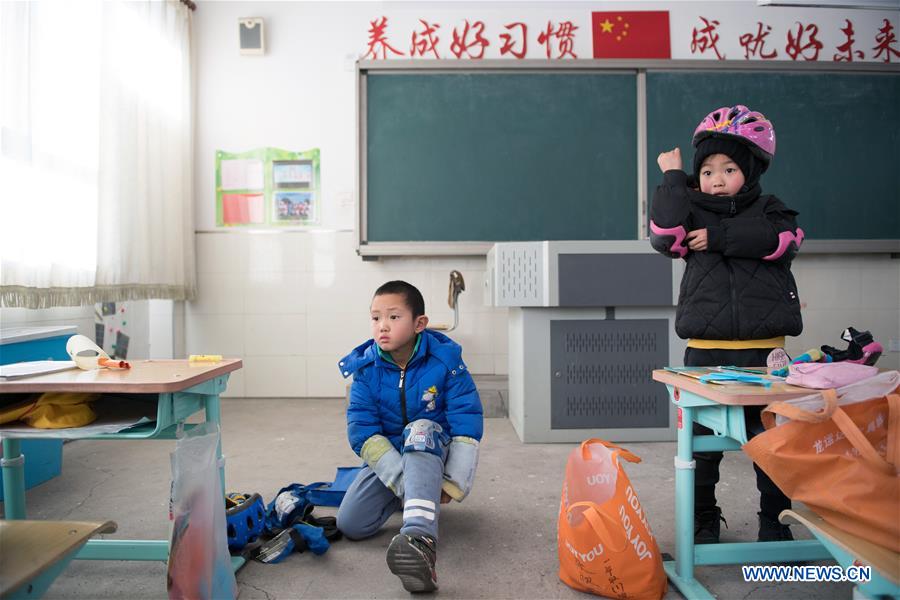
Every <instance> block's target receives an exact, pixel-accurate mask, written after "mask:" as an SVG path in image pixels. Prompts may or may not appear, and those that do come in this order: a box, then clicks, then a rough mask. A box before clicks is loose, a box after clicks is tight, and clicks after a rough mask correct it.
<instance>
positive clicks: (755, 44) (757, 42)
mask: <svg viewBox="0 0 900 600" xmlns="http://www.w3.org/2000/svg"><path fill="white" fill-rule="evenodd" d="M756 24H757V28H756V33H755V34H753V33H745V34H744V35H742V36H741V37H740V38H738V39H739V40H740V42H741V46H743V47H744V58H746V59H748V60H749V59H750V57H751V56H757V55H758V56H759V57H760V58H762V59H765V60H769V59H772V58H775V57H776V56H778V50H772V51H771V52H769V53H768V54H766V36H768V35H769V34H770V33H771V32H772V26H771V25H766V26H765V28H766V30H765V31H763V24H762V23H760V22H759V21H757V23H756Z"/></svg>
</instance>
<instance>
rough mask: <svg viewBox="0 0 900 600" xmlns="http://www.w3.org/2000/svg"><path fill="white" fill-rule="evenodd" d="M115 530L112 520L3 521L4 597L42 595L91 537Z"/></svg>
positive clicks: (0, 583)
mask: <svg viewBox="0 0 900 600" xmlns="http://www.w3.org/2000/svg"><path fill="white" fill-rule="evenodd" d="M115 531H116V524H115V523H114V522H112V521H106V522H105V523H93V522H91V523H89V522H84V521H24V520H14V521H0V546H2V547H3V549H4V552H3V553H2V554H0V597H2V598H10V599H15V598H40V597H41V596H42V595H43V594H44V593H45V592H46V591H47V588H49V587H50V585H51V584H52V583H53V581H54V580H55V579H56V578H57V577H58V576H59V574H60V573H62V572H63V571H64V570H65V568H66V566H68V564H69V563H70V562H71V561H72V559H73V558H74V557H75V553H76V552H77V551H78V550H79V549H80V548H81V547H82V546H83V545H84V544H85V543H86V542H87V541H88V539H89V538H90V537H92V536H94V535H96V534H98V533H113V532H115Z"/></svg>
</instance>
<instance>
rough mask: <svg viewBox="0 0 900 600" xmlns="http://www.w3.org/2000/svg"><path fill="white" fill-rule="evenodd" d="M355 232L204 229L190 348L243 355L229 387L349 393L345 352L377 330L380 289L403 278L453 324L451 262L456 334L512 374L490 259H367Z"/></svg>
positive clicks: (474, 352)
mask: <svg viewBox="0 0 900 600" xmlns="http://www.w3.org/2000/svg"><path fill="white" fill-rule="evenodd" d="M354 240H355V236H354V234H353V233H351V232H308V233H307V232H286V233H271V234H269V233H230V232H229V233H198V234H197V269H198V280H199V290H200V294H199V298H198V299H197V301H196V302H191V303H188V304H187V306H186V310H185V327H186V329H185V340H186V352H187V353H189V354H201V353H203V354H225V355H228V356H241V357H243V359H244V368H243V369H242V370H240V371H238V372H236V373H235V374H234V375H233V376H232V378H231V380H230V381H229V386H228V395H229V396H246V397H270V396H275V397H298V396H299V397H302V396H310V397H329V396H343V395H344V390H345V385H346V382H345V381H344V380H343V379H342V378H341V376H340V373H339V372H338V369H337V366H336V365H337V361H338V359H339V358H340V357H342V356H343V355H344V354H346V353H348V352H349V351H350V350H352V349H353V348H354V347H355V346H357V345H358V344H360V343H362V342H363V341H365V340H367V339H368V338H369V337H370V334H369V314H368V307H369V301H370V300H371V297H372V293H373V292H374V291H375V289H376V288H377V287H378V286H379V285H381V284H382V283H384V282H385V281H388V280H391V279H405V280H406V281H409V282H410V283H412V284H413V285H415V286H417V287H418V288H419V289H420V290H421V291H422V294H423V296H424V297H425V306H426V313H427V314H428V316H429V317H430V318H431V322H432V323H446V324H452V322H453V313H452V311H451V310H450V308H449V306H448V305H447V289H448V284H449V275H450V271H451V270H453V269H456V270H458V271H460V272H462V274H463V276H464V277H465V280H466V291H465V292H463V293H462V294H461V295H460V297H459V298H460V299H459V303H460V325H459V328H458V329H457V330H456V331H454V332H453V333H452V334H451V335H452V337H453V338H454V339H455V340H456V341H458V342H459V343H460V344H462V346H463V349H464V353H463V356H464V358H465V360H466V362H467V364H468V365H469V367H470V369H471V370H472V372H474V373H501V374H505V373H506V368H507V367H506V365H507V350H506V347H507V345H506V309H497V308H492V307H488V306H484V304H483V293H482V280H483V278H484V268H485V260H484V258H393V259H384V260H381V261H378V262H363V261H362V260H361V259H360V258H359V256H357V255H356V252H355V250H354V247H355V246H354V244H355V241H354Z"/></svg>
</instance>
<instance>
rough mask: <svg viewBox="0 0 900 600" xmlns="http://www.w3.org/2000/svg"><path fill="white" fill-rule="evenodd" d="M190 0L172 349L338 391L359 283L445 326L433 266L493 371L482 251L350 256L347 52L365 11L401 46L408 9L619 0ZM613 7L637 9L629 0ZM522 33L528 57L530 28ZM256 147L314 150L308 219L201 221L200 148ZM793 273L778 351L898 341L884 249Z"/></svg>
mask: <svg viewBox="0 0 900 600" xmlns="http://www.w3.org/2000/svg"><path fill="white" fill-rule="evenodd" d="M198 4H199V7H198V9H197V11H196V13H195V14H194V48H195V54H196V61H195V65H196V81H197V104H196V106H197V119H196V140H195V169H196V179H195V185H194V191H195V201H196V217H197V227H198V230H200V231H199V232H198V234H197V256H198V270H199V275H198V278H199V290H200V291H199V298H198V299H197V301H196V302H192V303H188V304H187V305H186V307H185V313H184V326H185V329H184V332H185V337H184V352H185V353H188V354H192V353H193V354H199V353H206V354H225V355H228V356H240V357H243V359H244V369H243V370H241V371H238V372H236V373H235V374H234V375H233V376H232V378H231V380H230V383H229V388H228V392H227V393H228V395H231V396H247V397H265V396H287V397H303V396H342V395H343V394H344V382H343V381H342V379H341V378H340V375H339V373H338V370H337V368H336V366H335V365H336V362H337V360H338V358H340V357H341V356H342V355H343V354H344V353H345V352H348V351H349V350H350V349H352V348H353V347H354V346H355V345H356V344H358V343H360V342H362V341H363V340H365V339H367V337H368V319H367V307H368V302H369V299H370V298H371V295H372V292H373V291H374V289H375V288H376V287H377V286H378V285H379V284H381V283H383V282H384V281H386V280H388V279H392V278H402V279H406V280H408V281H410V282H412V283H413V284H415V285H417V286H419V287H420V289H421V290H422V292H423V294H424V295H425V299H426V308H427V311H428V313H429V315H430V316H431V317H432V319H433V320H434V321H444V322H447V321H450V320H451V319H452V316H451V314H450V311H449V309H448V308H447V305H446V293H447V281H448V275H449V272H450V271H451V270H453V269H458V270H460V271H461V272H462V273H463V275H464V276H465V278H466V284H467V287H468V289H467V291H466V292H465V293H463V294H462V296H461V297H460V304H461V309H462V314H461V325H460V329H459V330H458V331H457V332H455V333H454V335H453V336H454V338H455V339H457V340H458V341H459V342H460V343H461V344H462V345H463V348H464V350H465V353H464V356H465V358H466V361H467V362H468V363H469V365H470V368H471V370H472V371H473V372H475V373H497V374H505V373H506V371H507V339H506V325H507V314H506V311H505V310H503V309H495V308H491V307H487V306H484V305H483V304H482V293H481V289H480V285H481V281H482V274H483V272H484V269H485V261H484V259H483V258H464V259H453V258H397V259H391V260H384V261H382V262H378V263H372V262H363V261H362V260H361V259H360V258H359V257H358V256H356V254H355V239H356V238H355V234H354V233H353V232H352V231H351V230H352V227H353V226H354V223H355V204H354V202H355V200H356V196H355V177H356V129H355V127H356V116H355V94H356V89H355V78H354V76H355V73H354V69H353V64H354V61H355V59H356V57H357V56H359V55H360V54H361V53H362V52H364V51H365V42H366V39H367V34H366V32H367V31H368V28H369V21H371V20H372V19H376V18H380V17H381V16H383V15H388V16H389V17H390V19H391V20H390V23H391V25H390V27H391V30H390V31H392V32H394V33H393V35H394V36H395V37H393V38H392V40H393V41H395V42H396V43H397V44H398V46H399V45H402V46H403V47H404V49H405V50H408V36H409V34H410V32H411V31H412V30H413V28H414V27H415V23H416V19H417V18H419V17H423V18H431V19H434V20H439V21H441V22H443V23H444V25H443V26H442V29H441V36H442V38H443V40H444V41H442V44H443V45H444V49H446V44H447V43H448V41H449V39H450V34H451V29H452V26H453V24H454V23H456V22H461V20H462V19H463V18H470V19H475V18H482V19H484V20H485V21H488V22H492V23H499V22H501V21H502V20H503V19H505V18H506V17H508V16H517V17H519V18H524V19H526V20H529V21H540V20H541V19H543V20H545V21H546V19H547V18H548V16H552V15H555V16H557V17H560V18H570V15H572V16H577V18H578V19H580V20H582V21H583V20H585V19H587V22H588V23H589V16H587V17H586V16H585V15H589V12H590V10H615V9H621V8H623V7H624V6H626V5H625V4H623V3H599V4H597V5H596V6H594V5H593V4H590V3H585V2H565V3H562V2H561V3H551V2H543V3H541V2H538V3H528V4H524V3H515V2H493V3H489V2H485V3H463V2H460V3H454V2H444V3H424V2H418V3H411V2H410V3H382V2H363V3H341V2H332V3H321V2H319V3H312V2H303V3H301V2H283V3H281V2H278V3H268V2H222V3H219V2H199V3H198ZM694 4H700V3H694ZM737 4H738V3H707V4H706V5H704V6H707V7H715V9H716V10H720V11H721V10H724V11H725V12H728V11H731V12H732V13H733V12H734V10H733V8H732V7H734V6H736V5H737ZM740 5H741V7H742V8H740V10H745V11H746V10H756V8H755V3H753V2H746V3H740ZM751 5H752V6H751ZM627 6H629V7H630V8H631V9H638V7H637V5H636V4H634V3H632V4H629V5H627ZM645 6H646V8H649V9H660V8H668V7H667V6H665V5H664V4H660V3H648V4H646V5H642V6H641V7H640V8H644V7H645ZM673 6H674V5H673ZM682 6H685V4H682ZM748 6H749V7H750V8H748ZM723 7H728V8H723ZM673 10H674V9H673ZM694 10H695V9H694ZM769 10H772V9H769ZM707 12H708V11H707ZM738 12H739V11H738ZM768 14H771V15H776V14H777V15H778V17H777V19H775V20H776V21H778V22H781V21H784V22H785V23H789V22H792V21H791V20H790V19H789V18H788V17H789V16H790V15H788V14H787V13H785V12H784V11H783V10H782V9H776V12H771V13H768ZM844 14H845V13H844V12H840V11H819V12H817V13H816V18H817V21H818V23H819V25H820V27H821V28H823V29H824V28H825V27H824V25H826V24H828V25H829V27H831V26H834V25H837V26H838V27H839V26H841V25H842V24H843V16H844ZM448 15H450V16H451V17H452V18H449V17H448ZM247 16H259V17H263V18H264V19H265V24H266V38H267V45H268V48H267V52H266V54H265V55H264V56H241V55H240V54H239V53H238V42H237V21H238V18H239V17H247ZM707 16H709V15H707ZM852 16H853V17H854V19H857V18H859V19H864V20H865V21H866V22H868V21H871V20H872V19H873V18H875V16H877V15H875V16H873V14H872V13H871V11H869V12H866V11H855V12H854V13H853V15H852ZM773 18H775V17H773ZM678 19H681V21H684V19H683V18H681V17H680V16H676V17H673V27H674V26H675V23H676V21H678ZM754 21H755V19H754ZM679 22H680V21H679ZM729 26H731V25H729ZM683 27H689V25H688V24H683ZM860 27H862V21H858V22H857V31H861V29H860ZM581 34H582V35H581V37H580V38H578V39H579V41H578V42H577V43H578V46H577V48H578V52H579V56H580V57H582V58H586V57H589V56H590V43H589V41H588V40H589V37H588V36H587V31H582V32H581ZM673 35H674V34H673ZM829 35H831V34H829ZM494 36H495V38H496V32H494ZM682 37H683V36H682ZM493 41H494V46H493V47H492V48H491V51H492V52H495V51H496V47H497V42H496V39H494V40H493ZM677 44H680V45H679V46H678V48H675V45H676V42H675V41H674V40H673V52H675V50H677V52H676V54H678V53H680V54H683V53H684V52H683V51H684V48H682V46H684V40H683V39H679V41H678V42H677ZM529 45H530V47H531V48H532V50H530V51H529V56H531V55H532V53H533V52H534V51H535V50H534V45H535V44H534V40H530V42H529ZM537 51H540V48H538V49H537ZM729 51H731V52H734V51H735V50H734V48H732V49H730V50H729ZM444 53H445V54H446V51H444ZM265 146H274V147H280V148H284V149H288V150H306V149H309V148H313V147H318V148H320V149H321V151H322V154H321V157H322V182H323V185H322V190H323V221H322V230H320V231H306V232H278V233H274V232H273V233H248V232H235V231H222V230H219V231H215V230H214V222H215V219H214V215H215V211H214V206H215V204H214V203H215V190H214V182H215V173H214V167H215V161H214V153H215V151H216V150H226V151H232V152H235V151H243V150H249V149H253V148H260V147H265ZM795 270H796V273H797V279H798V282H799V285H800V294H801V299H802V300H803V301H804V302H806V308H805V309H804V318H805V320H806V322H807V327H806V331H805V333H804V335H803V336H802V337H800V338H798V339H797V340H792V341H791V342H790V344H789V351H791V352H800V351H803V350H806V349H807V348H809V347H814V346H818V345H820V344H823V343H828V344H832V345H839V343H840V340H839V339H838V336H839V334H840V331H841V330H842V329H843V328H844V327H845V326H847V325H854V326H856V327H858V328H862V329H871V330H873V331H874V332H876V336H877V337H878V339H880V340H881V341H882V342H883V343H885V345H887V339H888V338H893V339H900V261H897V260H893V261H891V260H889V259H888V258H886V257H884V256H855V257H825V256H811V257H801V258H800V259H798V261H797V262H796V264H795ZM177 317H178V315H177V313H176V320H177ZM176 333H177V326H176ZM176 344H177V341H176ZM898 356H900V355H898V354H897V353H893V354H891V355H888V356H887V357H886V358H885V359H883V360H882V363H881V366H893V367H897V366H900V365H898V363H900V361H898Z"/></svg>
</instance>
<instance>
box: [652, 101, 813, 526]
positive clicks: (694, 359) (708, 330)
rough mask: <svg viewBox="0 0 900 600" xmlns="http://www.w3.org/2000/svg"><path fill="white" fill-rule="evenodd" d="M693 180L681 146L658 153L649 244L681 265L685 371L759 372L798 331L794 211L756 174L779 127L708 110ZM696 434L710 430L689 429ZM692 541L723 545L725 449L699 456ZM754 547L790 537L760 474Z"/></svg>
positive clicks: (752, 115) (737, 111)
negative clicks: (719, 495)
mask: <svg viewBox="0 0 900 600" xmlns="http://www.w3.org/2000/svg"><path fill="white" fill-rule="evenodd" d="M693 145H694V147H695V152H694V160H693V169H692V172H691V174H690V175H688V174H687V173H685V172H684V170H683V168H682V161H681V153H680V151H679V149H678V148H675V149H674V150H671V151H669V152H663V153H662V154H660V155H659V157H658V158H657V163H658V164H659V167H660V169H661V170H662V172H663V181H662V184H661V185H660V186H659V187H657V189H656V193H655V195H654V197H653V204H652V206H651V208H650V231H651V234H650V243H651V244H652V246H653V248H654V249H656V250H657V251H658V252H660V253H662V254H665V255H666V256H669V257H671V258H682V259H684V260H685V262H686V265H685V271H684V276H683V278H682V280H681V289H680V292H679V297H678V308H677V311H676V316H675V331H676V333H677V334H678V336H679V337H681V338H684V339H687V340H688V343H687V349H686V350H685V355H684V364H685V365H686V366H716V365H735V366H744V367H759V366H763V365H766V364H767V358H768V356H769V354H770V353H773V352H776V353H782V352H783V349H782V348H783V346H784V336H788V335H794V336H795V335H799V334H800V332H801V331H802V330H803V322H802V320H801V318H800V299H799V296H798V293H797V284H796V282H795V281H794V277H793V275H792V274H791V262H792V260H793V258H794V256H795V255H796V253H797V251H798V250H799V248H800V245H801V243H802V242H803V230H802V229H800V228H799V227H798V226H797V220H796V217H797V212H796V211H794V210H791V209H790V208H788V207H787V206H785V204H784V203H783V202H782V201H781V200H779V199H778V198H776V197H775V196H772V195H768V194H763V193H762V189H761V188H760V184H759V179H760V176H761V175H762V174H763V173H764V172H765V171H766V169H767V168H768V167H769V165H770V164H771V162H772V158H773V157H774V155H775V130H774V128H773V127H772V123H771V122H770V121H769V120H768V119H766V117H765V116H764V115H763V114H762V113H759V112H755V111H752V110H750V109H749V108H747V107H746V106H743V105H740V104H738V105H735V106H730V107H729V106H726V107H723V108H719V109H717V110H714V111H712V112H711V113H709V114H708V115H707V116H706V117H705V118H704V119H703V120H702V121H701V122H700V124H699V125H698V126H697V128H696V129H695V130H694V136H693ZM762 408H763V407H761V406H753V407H750V406H748V407H745V408H744V411H745V420H746V422H747V433H748V437H753V436H754V435H755V434H757V433H761V432H762V425H761V423H760V417H759V415H760V412H761V409H762ZM694 433H699V434H707V435H708V434H710V433H711V431H710V430H709V429H708V428H706V427H703V426H701V425H697V424H696V423H695V424H694ZM694 459H695V460H696V465H697V466H696V471H695V480H694V497H695V505H694V506H695V508H694V541H695V543H715V542H718V541H719V521H720V519H721V520H722V521H724V519H723V518H722V517H721V515H722V511H721V509H720V508H719V507H718V506H717V505H716V497H715V485H716V483H717V482H718V480H719V463H720V462H721V460H722V453H721V452H695V453H694ZM753 467H754V469H755V470H756V485H757V488H758V489H759V491H760V512H759V522H760V526H759V540H760V541H778V540H789V539H793V538H792V536H791V532H790V529H788V527H787V526H785V525H781V524H780V523H779V522H778V514H779V513H780V512H781V511H782V510H784V509H786V508H790V506H791V501H790V499H789V498H787V497H786V496H785V495H784V494H783V493H782V492H781V490H779V489H778V487H777V486H776V485H775V484H774V483H773V482H772V480H771V479H769V477H768V476H767V475H766V474H765V473H763V472H762V470H761V469H760V468H759V467H757V466H756V465H755V464H754V465H753Z"/></svg>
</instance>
